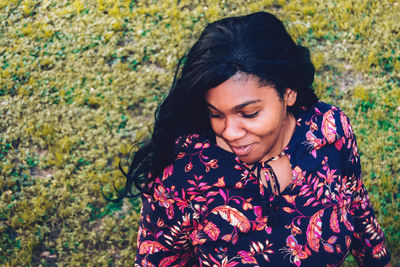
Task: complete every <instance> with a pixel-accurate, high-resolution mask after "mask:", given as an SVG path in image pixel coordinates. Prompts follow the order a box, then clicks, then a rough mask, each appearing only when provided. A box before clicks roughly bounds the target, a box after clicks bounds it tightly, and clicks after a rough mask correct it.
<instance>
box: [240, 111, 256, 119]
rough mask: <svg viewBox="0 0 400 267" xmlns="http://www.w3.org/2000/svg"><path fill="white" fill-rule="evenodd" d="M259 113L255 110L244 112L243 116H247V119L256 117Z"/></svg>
mask: <svg viewBox="0 0 400 267" xmlns="http://www.w3.org/2000/svg"><path fill="white" fill-rule="evenodd" d="M257 115H258V111H257V112H254V113H251V114H246V113H242V117H243V118H246V119H251V118H254V117H256V116H257Z"/></svg>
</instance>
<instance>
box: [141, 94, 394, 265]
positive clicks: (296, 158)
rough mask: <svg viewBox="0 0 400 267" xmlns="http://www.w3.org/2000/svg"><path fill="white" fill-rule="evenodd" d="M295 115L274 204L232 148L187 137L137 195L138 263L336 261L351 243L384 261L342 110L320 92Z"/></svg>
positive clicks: (361, 258)
mask: <svg viewBox="0 0 400 267" xmlns="http://www.w3.org/2000/svg"><path fill="white" fill-rule="evenodd" d="M295 115H296V118H297V126H296V129H295V132H294V134H293V137H292V139H291V141H290V143H289V145H288V146H287V147H286V149H285V153H286V154H287V155H288V157H289V159H290V162H291V164H292V167H293V181H292V182H291V183H290V185H289V186H288V187H286V188H285V189H284V190H283V191H282V194H281V195H280V196H275V198H277V201H276V202H274V203H275V204H274V205H275V208H276V209H275V211H271V210H270V209H267V208H266V207H265V205H264V203H265V202H263V201H264V199H265V196H264V194H265V192H266V191H265V190H264V187H263V186H262V183H261V182H260V181H259V179H258V178H257V177H256V174H255V173H253V172H252V171H251V170H250V169H249V168H247V166H246V165H245V164H243V163H242V162H240V161H239V160H238V158H236V157H235V155H234V154H233V153H230V152H227V151H225V150H223V149H221V148H219V147H218V146H217V145H216V144H215V141H214V140H212V139H210V138H206V137H204V136H200V135H190V136H188V137H186V140H185V144H184V145H183V147H182V150H181V152H180V153H179V155H178V156H177V158H176V160H175V161H174V163H173V164H172V165H170V166H168V167H166V168H165V170H164V172H163V173H162V175H161V176H159V177H156V179H155V180H154V182H152V183H151V184H149V187H150V189H151V192H152V194H143V195H142V202H143V207H142V214H141V222H140V227H139V237H138V251H137V254H136V265H137V266H269V265H270V266H340V265H341V263H342V262H343V261H344V259H345V258H346V256H347V254H348V253H349V252H351V253H352V254H353V255H354V257H355V258H356V260H357V262H358V263H359V264H360V265H367V266H383V265H385V264H386V263H388V261H389V260H390V253H389V251H388V250H387V248H386V246H385V242H384V234H383V232H382V229H381V228H380V226H379V224H378V222H377V220H376V218H375V215H374V211H373V209H372V207H371V203H370V201H369V198H368V195H367V191H366V189H365V187H364V185H363V183H362V180H361V176H360V174H361V170H360V160H359V155H358V151H357V145H356V140H355V137H354V133H353V130H352V128H351V125H350V123H349V121H348V118H347V117H346V115H345V114H344V113H343V112H342V111H341V110H340V109H338V108H337V107H334V106H331V105H328V104H325V103H323V102H319V103H318V104H317V105H316V106H315V107H314V108H312V109H310V110H308V111H306V110H305V111H302V112H300V113H298V114H295ZM267 197H268V196H267ZM273 213H275V215H274V216H273Z"/></svg>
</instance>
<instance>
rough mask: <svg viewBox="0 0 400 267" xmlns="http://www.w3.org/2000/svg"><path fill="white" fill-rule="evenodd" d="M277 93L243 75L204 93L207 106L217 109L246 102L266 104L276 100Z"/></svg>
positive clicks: (255, 78)
mask: <svg viewBox="0 0 400 267" xmlns="http://www.w3.org/2000/svg"><path fill="white" fill-rule="evenodd" d="M278 97H279V96H278V93H277V92H276V90H275V88H274V87H272V86H271V85H262V83H261V82H260V80H259V78H258V77H256V76H254V75H251V74H245V73H237V74H235V75H234V76H232V77H231V78H230V79H228V80H226V81H225V82H223V83H222V84H220V85H218V86H217V87H214V88H211V89H210V90H208V91H207V92H206V95H205V99H206V102H207V103H208V104H209V105H212V106H213V107H216V108H218V109H220V110H221V109H231V108H233V107H235V106H238V105H240V104H242V103H245V102H248V101H256V103H266V102H268V101H270V100H275V99H276V98H278Z"/></svg>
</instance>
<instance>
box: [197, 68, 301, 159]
mask: <svg viewBox="0 0 400 267" xmlns="http://www.w3.org/2000/svg"><path fill="white" fill-rule="evenodd" d="M296 96H297V95H296V92H295V91H293V90H291V89H286V92H285V94H284V96H283V99H282V98H281V97H279V95H278V93H277V91H276V90H275V88H273V87H271V86H269V85H260V82H259V79H258V78H257V77H256V76H254V75H250V74H243V73H237V74H235V75H234V76H233V77H231V78H230V79H229V80H227V81H225V82H224V83H222V84H220V85H219V86H217V87H215V88H212V89H210V90H208V91H207V93H206V95H205V98H206V103H207V107H208V109H209V113H210V115H209V117H210V122H211V127H212V128H213V130H214V132H215V134H216V139H217V144H218V145H219V146H220V147H222V148H224V149H226V150H228V151H231V152H233V153H235V154H236V156H237V157H238V158H239V159H240V160H241V161H243V162H245V163H250V164H251V163H253V162H255V161H258V160H267V159H269V158H271V157H273V156H277V155H278V154H279V153H281V152H282V150H283V149H284V148H285V147H286V145H287V144H288V143H289V140H290V138H291V136H292V134H293V131H294V128H295V119H294V117H293V116H292V115H291V114H290V113H288V112H287V107H288V106H292V105H293V104H294V103H295V101H296Z"/></svg>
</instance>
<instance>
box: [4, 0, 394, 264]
mask: <svg viewBox="0 0 400 267" xmlns="http://www.w3.org/2000/svg"><path fill="white" fill-rule="evenodd" d="M260 10H267V11H271V12H273V13H275V14H277V15H279V17H280V18H281V19H283V20H284V21H286V24H287V27H288V29H289V31H290V32H291V33H292V35H293V36H294V38H295V39H297V40H298V41H301V42H302V44H303V45H306V46H309V47H310V48H311V53H312V58H313V62H314V63H315V66H316V68H317V76H316V80H315V84H314V86H315V90H316V91H317V93H318V95H319V96H320V97H321V99H323V100H324V101H326V102H329V103H333V104H336V105H338V106H340V107H341V108H342V109H343V110H344V111H345V112H346V113H347V114H348V116H349V117H350V119H351V121H352V123H353V127H354V129H355V132H356V134H357V137H358V144H359V150H360V153H361V160H362V164H363V178H364V182H365V185H366V187H367V188H368V190H369V196H370V198H371V201H372V203H373V205H374V207H375V210H376V215H377V218H378V220H379V222H380V223H381V225H382V226H383V228H384V230H385V232H386V236H387V243H388V245H389V247H390V249H391V252H392V254H393V263H394V265H395V266H400V201H399V200H400V193H399V189H400V180H399V178H400V176H399V173H400V172H399V168H400V167H399V166H400V164H399V162H400V156H399V155H400V149H399V147H400V145H399V144H400V135H399V114H400V78H399V73H400V55H399V48H400V26H399V25H400V24H399V23H398V15H399V14H400V3H399V1H397V0H392V1H391V0H382V1H370V0H352V1H348V0H335V1H334V0H328V1H317V0H290V1H285V0H255V1H245V0H235V1H205V0H204V1H199V0H195V1H186V0H185V1H184V0H181V1H179V0H178V1H171V0H165V1H152V0H148V1H140V0H117V1H114V0H97V1H83V0H75V1H74V0H71V1H68V0H60V1H49V0H42V1H39V0H0V116H1V119H0V232H1V236H0V265H3V266H39V265H42V266H107V265H108V266H121V265H123V266H125V265H132V264H133V259H134V256H135V250H136V237H137V226H138V213H137V212H138V210H139V208H140V202H139V201H138V200H125V201H123V202H122V203H120V204H112V203H108V202H107V201H105V200H104V198H103V196H102V194H101V188H103V190H104V192H105V193H106V194H109V193H112V192H114V190H113V187H112V183H113V182H114V183H115V186H116V187H117V188H122V186H123V181H124V179H123V176H122V175H121V172H120V171H119V170H118V167H117V166H118V163H119V161H120V158H124V155H126V154H127V152H128V151H129V149H130V148H131V146H132V145H133V144H134V143H135V142H136V141H140V140H143V138H145V137H146V136H148V135H149V132H150V129H151V125H152V120H153V112H154V110H155V107H156V106H157V103H158V102H159V100H160V99H162V97H163V96H164V94H165V92H166V91H167V89H168V87H169V85H170V84H171V81H172V77H173V72H174V68H175V66H176V63H177V60H178V58H179V57H180V56H182V55H183V54H184V53H185V52H186V51H187V49H188V48H189V47H190V45H191V44H193V42H194V41H195V39H196V36H197V35H198V33H199V31H200V30H201V29H202V28H203V27H204V26H205V25H206V23H207V22H210V21H213V20H216V19H219V18H222V17H225V16H229V15H239V14H246V13H250V12H254V11H260ZM353 264H354V262H353V260H352V259H351V258H350V259H348V260H347V261H346V265H353Z"/></svg>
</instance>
